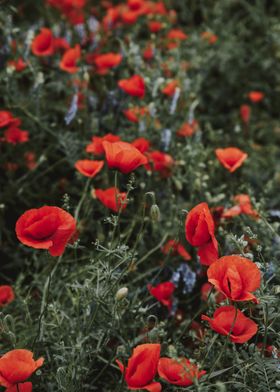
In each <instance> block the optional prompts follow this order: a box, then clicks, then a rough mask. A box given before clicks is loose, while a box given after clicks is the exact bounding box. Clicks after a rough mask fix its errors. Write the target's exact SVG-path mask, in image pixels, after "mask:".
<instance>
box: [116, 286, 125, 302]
mask: <svg viewBox="0 0 280 392" xmlns="http://www.w3.org/2000/svg"><path fill="white" fill-rule="evenodd" d="M127 294H128V288H127V287H121V288H120V289H119V290H118V291H117V292H116V296H115V298H116V300H117V301H121V300H123V299H124V298H125V297H126V296H127Z"/></svg>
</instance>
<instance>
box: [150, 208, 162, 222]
mask: <svg viewBox="0 0 280 392" xmlns="http://www.w3.org/2000/svg"><path fill="white" fill-rule="evenodd" d="M150 215H151V219H152V220H153V221H154V222H159V220H160V210H159V207H158V205H157V204H153V205H152V207H151V210H150Z"/></svg>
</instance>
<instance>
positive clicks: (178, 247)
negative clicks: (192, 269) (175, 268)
mask: <svg viewBox="0 0 280 392" xmlns="http://www.w3.org/2000/svg"><path fill="white" fill-rule="evenodd" d="M161 250H162V253H163V254H165V255H167V254H169V253H171V254H172V255H176V254H179V255H180V256H181V257H183V259H184V260H186V261H189V260H191V255H190V254H189V252H187V251H186V249H185V248H184V246H183V245H182V244H181V243H180V242H179V241H176V240H169V241H167V243H166V244H165V245H164V246H163V247H162V249H161Z"/></svg>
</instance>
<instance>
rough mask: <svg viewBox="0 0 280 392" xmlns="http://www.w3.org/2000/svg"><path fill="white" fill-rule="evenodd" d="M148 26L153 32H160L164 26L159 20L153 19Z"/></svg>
mask: <svg viewBox="0 0 280 392" xmlns="http://www.w3.org/2000/svg"><path fill="white" fill-rule="evenodd" d="M148 27H149V30H150V32H151V33H158V32H159V31H160V30H161V29H162V28H163V24H162V23H161V22H159V21H158V20H151V21H150V22H149V23H148Z"/></svg>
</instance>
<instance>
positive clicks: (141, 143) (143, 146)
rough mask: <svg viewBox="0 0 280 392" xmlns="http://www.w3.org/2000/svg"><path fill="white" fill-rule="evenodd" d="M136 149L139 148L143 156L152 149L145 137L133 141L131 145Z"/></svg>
mask: <svg viewBox="0 0 280 392" xmlns="http://www.w3.org/2000/svg"><path fill="white" fill-rule="evenodd" d="M131 144H132V145H133V146H134V147H136V148H137V150H139V151H140V152H141V153H142V154H144V153H145V152H147V151H148V150H149V148H150V142H149V140H147V139H145V138H144V137H139V138H138V139H135V140H133V142H132V143H131Z"/></svg>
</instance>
